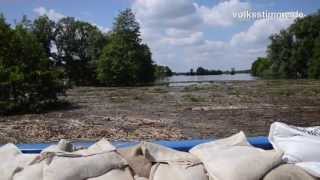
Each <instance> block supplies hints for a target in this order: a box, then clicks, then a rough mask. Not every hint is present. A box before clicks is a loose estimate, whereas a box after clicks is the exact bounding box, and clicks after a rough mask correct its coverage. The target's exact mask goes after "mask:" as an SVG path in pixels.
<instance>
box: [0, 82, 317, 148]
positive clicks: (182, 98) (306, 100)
mask: <svg viewBox="0 0 320 180" xmlns="http://www.w3.org/2000/svg"><path fill="white" fill-rule="evenodd" d="M67 95H68V96H67V97H66V100H67V101H69V102H70V103H71V105H70V106H68V107H65V108H62V109H60V110H54V111H50V112H47V113H43V114H24V115H15V116H2V117H0V144H1V143H7V142H14V143H22V142H24V143H31V142H48V141H55V140H59V139H61V138H65V139H73V140H97V139H100V138H102V137H106V138H108V139H110V140H157V139H162V140H178V139H192V138H201V139H202V138H211V137H224V136H229V135H231V134H233V133H236V132H238V131H241V130H242V131H244V132H245V133H246V134H247V135H248V136H258V135H267V134H268V131H269V126H270V124H271V123H272V122H274V121H281V122H285V123H290V124H293V125H298V126H315V125H320V81H311V80H273V81H265V80H257V81H224V82H215V83H211V84H203V85H192V86H185V87H184V86H180V87H168V86H152V87H151V86H150V87H134V88H133V87H128V88H105V87H76V88H73V89H71V90H69V91H68V92H67Z"/></svg>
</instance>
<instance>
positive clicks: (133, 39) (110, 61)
mask: <svg viewBox="0 0 320 180" xmlns="http://www.w3.org/2000/svg"><path fill="white" fill-rule="evenodd" d="M141 41H142V40H141V38H140V27H139V24H138V22H137V21H136V19H135V16H134V14H133V13H132V11H131V10H130V9H127V10H124V11H122V12H120V15H119V16H118V17H117V18H116V19H115V23H114V25H113V30H112V33H111V35H110V38H109V43H108V44H107V45H106V46H105V48H104V49H103V52H102V55H101V57H100V60H99V63H98V68H97V73H98V74H97V77H98V79H99V80H100V82H101V83H103V84H106V85H136V84H141V83H148V82H151V81H153V80H154V66H153V61H152V59H151V52H150V49H149V47H148V46H147V45H146V44H142V43H141Z"/></svg>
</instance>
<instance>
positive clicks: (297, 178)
mask: <svg viewBox="0 0 320 180" xmlns="http://www.w3.org/2000/svg"><path fill="white" fill-rule="evenodd" d="M262 180H319V179H318V178H316V177H314V176H312V175H310V174H309V173H307V172H306V171H305V170H303V169H302V168H300V167H299V166H296V165H294V164H283V165H280V166H278V167H276V168H274V169H272V170H271V171H270V172H268V173H267V174H266V175H265V177H263V179H262Z"/></svg>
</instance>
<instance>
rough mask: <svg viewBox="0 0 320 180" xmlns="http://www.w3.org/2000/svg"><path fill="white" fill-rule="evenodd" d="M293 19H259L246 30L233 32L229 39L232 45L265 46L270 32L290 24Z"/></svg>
mask: <svg viewBox="0 0 320 180" xmlns="http://www.w3.org/2000/svg"><path fill="white" fill-rule="evenodd" d="M293 21H294V19H274V20H267V19H259V20H256V21H254V23H253V24H252V25H251V26H250V27H249V29H248V30H247V31H244V32H240V33H237V34H235V35H234V36H233V37H232V39H231V45H233V46H248V45H251V46H256V47H257V46H258V47H261V46H265V45H266V44H267V43H268V37H269V36H270V35H271V34H274V33H277V32H279V31H280V30H281V29H285V28H287V27H289V26H290V24H292V23H293Z"/></svg>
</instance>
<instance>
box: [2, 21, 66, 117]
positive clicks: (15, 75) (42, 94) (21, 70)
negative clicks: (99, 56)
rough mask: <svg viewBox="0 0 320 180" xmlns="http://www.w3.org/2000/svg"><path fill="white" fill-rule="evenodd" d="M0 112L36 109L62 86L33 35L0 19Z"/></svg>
mask: <svg viewBox="0 0 320 180" xmlns="http://www.w3.org/2000/svg"><path fill="white" fill-rule="evenodd" d="M0 42H1V43H0V91H1V92H0V109H1V110H0V111H1V113H5V112H7V111H11V110H16V109H17V108H18V109H20V108H22V109H23V110H31V111H37V110H39V109H40V107H42V105H44V104H47V103H51V102H54V101H56V100H57V97H58V95H59V94H60V93H63V92H64V86H63V84H62V81H61V78H62V76H61V75H62V74H61V73H60V72H59V71H56V70H54V69H52V66H51V65H50V63H51V62H50V61H49V59H48V57H47V56H46V53H45V51H44V50H43V48H42V46H41V44H40V43H38V41H37V38H36V37H35V36H34V35H33V34H32V33H30V32H29V31H28V30H27V29H26V28H25V27H24V26H23V25H21V24H19V25H17V26H16V28H15V29H11V28H10V26H9V25H8V24H6V22H5V19H4V17H3V16H1V18H0Z"/></svg>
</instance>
